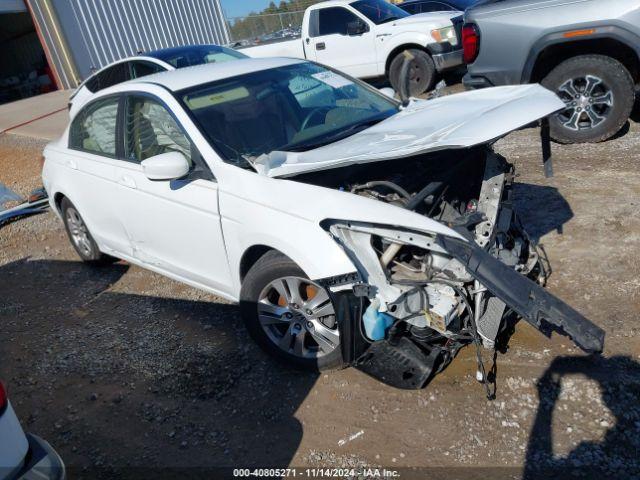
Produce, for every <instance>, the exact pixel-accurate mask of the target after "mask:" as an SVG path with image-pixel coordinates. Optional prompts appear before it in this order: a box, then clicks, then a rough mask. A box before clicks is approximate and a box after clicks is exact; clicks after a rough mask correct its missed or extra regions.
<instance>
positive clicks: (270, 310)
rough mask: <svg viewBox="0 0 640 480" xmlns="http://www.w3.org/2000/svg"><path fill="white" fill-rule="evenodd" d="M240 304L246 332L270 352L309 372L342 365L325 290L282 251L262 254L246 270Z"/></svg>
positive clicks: (332, 314)
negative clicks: (247, 270)
mask: <svg viewBox="0 0 640 480" xmlns="http://www.w3.org/2000/svg"><path fill="white" fill-rule="evenodd" d="M240 309H241V313H242V317H243V319H244V322H245V324H246V326H247V329H248V331H249V334H250V335H251V337H252V338H253V339H254V340H255V341H256V343H257V344H258V345H260V347H262V348H263V349H264V350H265V351H266V352H267V353H269V354H271V355H273V356H274V357H276V358H278V359H280V360H284V361H285V362H286V363H289V364H292V365H294V366H297V367H301V368H304V369H306V370H312V371H318V370H327V369H335V368H340V367H342V366H343V360H342V350H341V346H340V330H339V328H338V321H337V318H336V311H335V308H334V305H333V303H332V300H331V298H330V296H329V293H328V292H327V290H325V289H324V288H323V287H321V286H320V285H318V284H316V283H314V282H312V281H311V280H309V278H308V277H307V276H306V275H305V273H304V272H303V271H302V270H301V269H300V267H298V265H296V264H295V263H294V262H293V261H292V260H290V259H289V258H287V257H286V256H284V255H282V254H281V253H279V252H275V251H271V252H268V253H266V254H265V255H264V256H262V257H261V258H260V259H259V260H258V261H257V262H256V263H255V265H254V266H253V267H252V268H251V269H250V270H249V272H248V273H247V275H246V277H245V279H244V281H243V283H242V290H241V292H240Z"/></svg>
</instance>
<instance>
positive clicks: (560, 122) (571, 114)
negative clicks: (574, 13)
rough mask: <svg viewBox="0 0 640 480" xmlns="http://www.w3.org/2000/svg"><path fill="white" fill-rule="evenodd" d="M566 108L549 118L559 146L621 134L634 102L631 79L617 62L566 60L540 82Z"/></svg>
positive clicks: (598, 58) (599, 57)
mask: <svg viewBox="0 0 640 480" xmlns="http://www.w3.org/2000/svg"><path fill="white" fill-rule="evenodd" d="M541 83H542V85H544V86H545V87H546V88H548V89H549V90H552V91H553V92H556V93H557V94H558V96H559V97H560V98H561V99H562V100H563V101H564V102H565V104H566V105H567V108H566V109H565V110H563V111H561V112H559V113H557V114H555V115H553V116H552V117H551V118H550V121H549V124H550V128H551V137H552V138H553V139H554V140H555V141H557V142H559V143H585V142H594V143H595V142H602V141H604V140H607V139H609V138H611V137H612V136H614V135H615V134H616V133H618V132H619V131H620V129H621V128H622V127H623V125H624V124H625V123H626V122H627V120H628V119H629V115H631V110H632V109H633V104H634V102H635V90H634V83H633V78H632V77H631V74H630V73H629V71H628V70H627V69H626V68H625V67H624V65H622V64H621V63H620V62H618V61H617V60H614V59H613V58H611V57H607V56H604V55H581V56H578V57H573V58H570V59H569V60H565V61H564V62H562V63H561V64H560V65H558V66H557V67H556V68H554V69H553V70H552V71H551V73H549V74H548V75H547V76H546V77H545V78H544V79H543V80H542V82H541Z"/></svg>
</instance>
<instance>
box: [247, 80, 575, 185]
mask: <svg viewBox="0 0 640 480" xmlns="http://www.w3.org/2000/svg"><path fill="white" fill-rule="evenodd" d="M562 108H565V105H564V103H563V102H562V100H560V98H558V96H557V95H556V94H555V93H553V92H551V91H549V90H547V89H546V88H544V87H542V86H541V85H538V84H533V85H518V86H508V87H495V88H487V89H483V90H476V91H470V92H464V93H459V94H455V95H449V96H445V97H441V98H437V99H435V100H417V101H414V102H413V103H412V104H410V105H409V106H408V107H407V108H405V109H404V110H402V111H401V112H399V113H397V114H396V115H394V116H393V117H391V118H388V119H386V120H384V121H382V122H380V123H378V124H377V125H374V126H373V127H371V128H368V129H366V130H363V131H362V132H359V133H356V134H355V135H352V136H350V137H348V138H345V139H343V140H340V141H338V142H335V143H332V144H329V145H325V146H323V147H320V148H316V149H314V150H309V151H306V152H281V151H274V152H271V153H270V154H268V155H262V156H260V157H258V158H257V159H255V161H254V167H255V168H256V170H257V171H258V173H260V174H262V175H266V176H269V177H286V176H291V175H296V174H300V173H304V172H312V171H318V170H326V169H329V168H336V167H341V166H346V165H351V164H356V163H367V162H376V161H382V160H390V159H400V158H403V157H409V156H413V155H417V154H421V153H426V152H432V151H436V150H444V149H450V148H466V147H471V146H474V145H480V144H483V143H488V142H491V141H494V140H497V139H498V138H500V137H503V136H504V135H506V134H508V133H509V132H511V131H513V130H517V129H518V128H520V127H523V126H525V125H527V124H529V123H531V122H534V121H536V120H538V119H540V118H542V117H545V116H547V115H550V114H552V113H554V112H556V111H558V110H561V109H562Z"/></svg>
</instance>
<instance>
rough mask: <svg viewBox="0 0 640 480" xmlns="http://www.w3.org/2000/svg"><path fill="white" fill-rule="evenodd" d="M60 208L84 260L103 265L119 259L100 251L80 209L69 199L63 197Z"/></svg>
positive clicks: (73, 242) (73, 240)
mask: <svg viewBox="0 0 640 480" xmlns="http://www.w3.org/2000/svg"><path fill="white" fill-rule="evenodd" d="M60 209H61V210H62V219H63V221H64V228H65V230H66V231H67V235H68V236H69V241H70V242H71V245H73V248H74V249H75V251H76V252H77V254H78V255H79V256H80V258H81V259H82V261H83V262H86V263H90V264H93V265H102V264H109V263H113V262H115V261H117V259H116V258H114V257H111V256H110V255H106V254H104V253H102V252H101V251H100V249H99V248H98V245H97V244H96V241H95V240H94V239H93V236H92V235H91V232H90V231H89V228H88V227H87V225H86V224H85V223H84V220H83V219H82V217H81V216H80V213H79V212H78V209H77V208H76V207H75V205H74V204H73V203H71V202H70V201H69V199H67V198H66V197H65V198H63V199H62V202H61V203H60Z"/></svg>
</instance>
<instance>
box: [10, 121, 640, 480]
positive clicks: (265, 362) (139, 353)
mask: <svg viewBox="0 0 640 480" xmlns="http://www.w3.org/2000/svg"><path fill="white" fill-rule="evenodd" d="M42 146H43V145H42V144H40V143H37V142H33V141H29V140H27V139H23V138H19V137H13V136H7V135H5V136H2V137H0V181H1V182H3V183H5V184H7V185H8V186H10V187H11V188H13V189H14V190H16V191H17V192H19V193H21V194H27V193H28V191H29V190H30V189H31V188H33V187H37V186H38V185H39V178H38V175H39V163H38V162H39V157H40V154H41V149H42ZM497 150H498V151H499V152H500V153H501V154H503V155H505V156H506V157H507V158H508V159H509V160H510V161H512V162H514V163H515V164H516V167H517V169H518V172H519V174H520V176H519V177H518V182H519V184H518V186H517V189H516V194H517V205H518V210H519V212H520V214H521V216H522V218H523V219H524V223H525V224H526V226H527V228H528V230H529V231H530V233H531V235H532V236H534V237H536V238H539V239H541V242H542V244H543V245H544V247H545V249H546V251H547V253H548V255H549V257H550V260H551V264H552V267H553V270H554V271H553V274H552V276H551V279H550V284H549V289H550V290H551V291H552V292H553V293H554V294H557V295H558V296H560V297H561V298H563V299H564V300H566V301H567V302H568V303H569V304H571V305H572V306H574V307H575V308H576V309H578V310H579V311H580V312H582V313H583V314H585V315H586V316H587V317H589V318H590V319H592V320H593V321H594V322H595V323H597V324H598V325H600V326H601V327H602V328H604V329H605V330H606V332H607V340H606V350H605V355H604V357H603V358H600V359H595V358H589V357H585V356H583V355H582V354H581V353H580V352H579V351H578V350H577V349H576V348H574V347H572V344H571V341H570V340H568V339H565V338H560V337H555V336H554V337H553V338H552V339H550V340H549V339H546V338H545V337H543V336H542V335H541V334H539V333H538V332H536V331H535V330H533V328H531V327H530V326H529V325H528V324H525V323H523V322H521V323H520V324H518V325H517V327H516V333H515V335H514V336H513V337H512V339H511V342H510V345H509V349H508V352H506V354H498V356H497V399H496V400H494V401H488V400H486V398H485V397H484V395H483V390H482V388H481V386H480V385H479V384H478V383H477V382H476V380H475V361H474V352H473V351H472V349H471V348H467V349H465V350H463V351H462V352H461V354H460V355H459V356H458V358H457V359H456V360H455V361H454V362H453V363H452V365H451V366H450V367H449V368H448V369H447V370H446V371H445V372H444V373H443V374H441V375H439V376H438V377H436V378H435V379H434V380H433V382H432V383H431V384H430V385H429V386H428V387H427V388H426V389H424V390H421V391H400V390H395V389H393V388H390V387H387V386H385V385H383V384H381V383H379V382H378V381H376V380H374V379H371V378H369V377H367V376H365V375H364V374H362V373H360V372H358V371H356V370H354V369H346V370H343V371H338V372H331V373H326V374H321V375H313V374H304V373H301V372H298V371H294V370H289V369H287V368H284V367H282V366H281V365H280V364H277V363H275V362H274V361H272V360H271V359H269V358H268V357H266V356H265V354H263V353H262V352H261V351H260V350H259V349H258V348H257V347H256V346H255V345H254V344H253V343H252V342H251V341H250V340H249V338H248V337H247V334H246V332H245V330H244V328H243V326H242V322H241V320H240V318H239V312H238V309H237V308H236V307H235V306H234V305H230V304H228V303H227V302H225V301H223V300H221V299H219V298H216V297H214V296H211V295H208V294H204V293H201V292H199V291H196V290H194V289H191V288H188V287H185V286H182V285H180V284H178V283H176V282H174V281H171V280H168V279H165V278H163V277H160V276H159V275H156V274H153V273H150V272H147V271H144V270H142V269H140V268H138V267H135V266H129V265H126V264H117V265H114V266H111V267H107V268H101V269H96V268H90V267H87V266H85V265H83V264H81V263H80V262H79V261H78V258H77V257H76V255H75V252H74V251H73V249H72V247H71V246H70V244H69V242H68V241H67V238H66V236H65V233H64V230H63V227H62V223H61V222H60V221H59V220H58V219H57V217H55V215H54V214H53V213H50V212H49V213H46V214H43V215H40V216H36V217H31V218H28V219H24V220H20V221H17V222H14V223H11V224H9V225H6V226H4V227H2V228H1V229H0V378H2V379H3V380H4V381H5V382H6V383H7V385H8V390H9V393H10V398H11V399H12V402H13V405H14V407H15V409H16V411H17V413H18V415H19V416H20V418H21V419H22V421H23V424H24V427H25V429H26V430H28V431H31V432H33V433H36V434H38V435H40V436H42V437H44V438H46V439H47V440H49V441H50V442H51V444H52V445H53V446H54V447H55V448H56V449H57V450H58V452H59V453H60V454H61V456H62V457H63V459H64V461H65V462H66V464H67V466H68V467H70V469H71V472H72V473H71V475H70V477H71V478H96V477H114V478H116V477H120V476H122V475H123V472H129V473H130V475H131V476H133V477H138V478H154V477H157V476H158V475H159V474H160V473H161V472H162V471H163V470H162V469H165V468H192V469H193V468H194V467H199V468H204V469H208V468H211V467H219V466H233V467H267V466H275V467H287V466H292V467H298V468H302V467H305V466H307V467H364V466H369V467H376V466H382V467H387V468H390V469H402V470H401V473H402V476H401V478H410V477H411V478H454V477H455V478H488V477H493V478H521V477H523V476H524V477H526V478H534V477H536V475H537V474H538V470H537V469H538V468H540V467H555V468H559V469H564V468H567V469H571V470H572V471H573V473H574V474H575V473H577V474H579V475H581V476H582V475H584V476H588V475H592V476H594V478H595V477H596V476H597V477H598V478H630V477H631V476H633V475H635V474H638V472H640V458H639V456H638V452H639V451H640V403H639V402H638V399H639V395H638V393H639V392H640V388H639V382H640V363H639V362H640V341H639V338H638V333H639V330H640V324H639V323H638V319H639V316H640V275H639V273H640V260H639V257H638V251H639V250H640V215H638V211H639V210H640V168H639V166H640V125H638V124H636V123H633V122H632V125H631V127H630V130H629V131H628V132H627V133H626V134H624V135H623V136H621V137H620V138H617V139H615V140H612V141H609V142H607V143H604V144H599V145H576V146H558V145H554V147H553V153H554V161H555V171H556V175H555V177H554V178H552V179H545V178H544V176H543V173H542V168H541V166H540V161H541V154H540V146H539V140H538V133H537V131H536V130H532V129H530V130H524V131H520V132H516V133H513V134H511V135H510V136H509V137H507V138H506V139H503V140H501V141H500V142H499V143H498V145H497ZM485 359H486V360H487V362H489V363H490V361H491V358H490V354H489V353H488V352H485ZM596 468H597V469H598V470H595V469H596ZM123 469H124V470H123ZM596 471H597V473H595V472H596ZM151 472H152V473H151ZM185 472H186V470H182V471H181V473H180V476H181V477H182V478H185V476H186V475H185ZM200 472H201V473H202V474H203V475H204V476H211V477H212V478H213V477H214V476H216V475H219V473H216V474H214V473H213V472H214V471H213V470H201V471H200ZM623 472H624V473H623ZM191 473H195V470H191Z"/></svg>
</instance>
